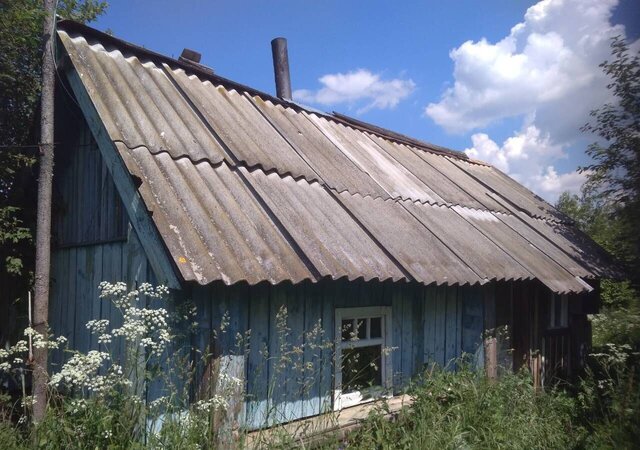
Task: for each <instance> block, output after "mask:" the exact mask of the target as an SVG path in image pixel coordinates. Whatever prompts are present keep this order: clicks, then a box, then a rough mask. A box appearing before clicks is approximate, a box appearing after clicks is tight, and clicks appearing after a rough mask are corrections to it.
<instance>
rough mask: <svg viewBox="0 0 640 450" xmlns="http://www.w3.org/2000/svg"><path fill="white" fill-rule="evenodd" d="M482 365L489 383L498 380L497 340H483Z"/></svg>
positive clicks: (493, 338)
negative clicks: (483, 356)
mask: <svg viewBox="0 0 640 450" xmlns="http://www.w3.org/2000/svg"><path fill="white" fill-rule="evenodd" d="M484 355H485V358H484V364H485V371H486V374H487V378H489V380H491V381H495V380H497V379H498V339H497V338H495V337H493V336H492V337H486V338H485V339H484Z"/></svg>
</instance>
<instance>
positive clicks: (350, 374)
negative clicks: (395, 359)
mask: <svg viewBox="0 0 640 450" xmlns="http://www.w3.org/2000/svg"><path fill="white" fill-rule="evenodd" d="M381 363H382V346H381V345H371V346H369V347H360V348H352V349H344V350H343V353H342V392H345V393H346V392H353V391H359V390H361V389H365V388H368V387H371V386H382V372H381V367H380V365H381Z"/></svg>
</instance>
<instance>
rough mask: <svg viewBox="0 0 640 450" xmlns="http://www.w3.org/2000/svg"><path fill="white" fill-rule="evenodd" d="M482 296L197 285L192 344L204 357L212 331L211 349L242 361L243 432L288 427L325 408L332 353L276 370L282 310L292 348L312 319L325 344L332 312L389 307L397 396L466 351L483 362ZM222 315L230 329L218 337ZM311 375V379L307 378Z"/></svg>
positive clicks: (479, 291)
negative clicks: (431, 368)
mask: <svg viewBox="0 0 640 450" xmlns="http://www.w3.org/2000/svg"><path fill="white" fill-rule="evenodd" d="M486 292H487V291H486V289H485V288H480V287H425V286H420V285H417V284H393V283H387V282H383V283H380V282H367V283H365V282H362V281H355V282H348V281H345V280H338V281H329V280H327V281H322V282H319V283H316V284H312V283H302V284H300V285H296V286H292V285H291V284H286V283H285V284H281V285H278V286H271V285H268V284H266V283H264V284H260V285H257V286H247V285H240V286H231V287H227V286H223V285H221V284H220V285H212V286H209V287H204V288H202V287H198V288H194V290H193V299H194V302H195V303H196V305H197V307H198V311H199V317H198V322H199V326H200V330H199V333H198V334H197V343H196V344H197V346H198V347H199V348H200V349H202V350H203V351H204V350H205V349H206V348H207V346H208V345H213V344H212V340H211V332H212V330H217V338H218V344H217V345H218V346H219V349H220V351H221V354H222V356H223V357H225V356H227V357H230V358H232V359H233V358H234V357H235V358H237V357H242V355H246V356H247V357H246V358H242V361H243V362H242V364H244V368H243V374H242V375H243V376H244V377H246V380H247V394H248V401H247V403H246V407H245V410H244V411H243V413H242V414H243V416H244V418H243V420H244V421H245V423H246V424H247V425H248V426H250V427H259V426H264V425H266V424H272V423H276V422H287V421H291V420H294V419H299V418H302V417H307V416H312V415H315V414H319V413H322V412H326V411H328V410H331V407H332V405H331V398H332V388H333V362H332V358H331V355H332V352H333V350H332V349H328V350H322V351H321V350H317V349H316V350H313V349H308V348H306V349H305V351H303V352H301V353H300V354H299V355H298V356H292V355H290V358H289V359H287V360H286V361H284V363H285V364H284V365H283V367H279V366H278V363H279V362H280V361H281V357H280V356H279V355H280V347H281V339H280V336H279V334H278V331H279V327H278V326H277V319H276V316H277V314H278V311H280V309H281V307H283V306H284V307H286V309H287V313H288V314H287V328H288V329H289V330H290V331H288V336H287V344H288V347H287V348H288V349H289V350H290V349H291V348H292V347H293V346H296V345H300V344H301V343H302V342H303V339H301V338H300V336H304V335H305V332H309V331H310V330H312V329H313V327H314V325H315V324H316V323H317V322H318V321H320V323H321V326H322V329H323V330H324V338H325V339H328V340H329V341H333V339H334V331H333V330H334V316H335V309H336V308H348V307H363V306H391V307H392V322H393V336H392V345H393V346H394V347H398V348H397V350H395V351H393V352H392V362H393V372H394V386H396V388H395V390H396V392H401V391H402V389H403V388H404V387H406V386H407V384H408V382H409V380H410V379H411V378H412V377H414V376H415V375H416V374H418V373H419V372H421V371H422V370H423V369H424V368H425V367H426V366H428V365H429V364H431V363H437V364H439V365H441V366H445V365H447V364H448V363H449V362H450V361H451V360H453V359H455V358H457V357H459V356H461V354H462V353H463V352H465V353H469V354H471V355H472V357H473V358H475V360H476V361H477V362H478V363H479V364H482V345H481V342H482V340H481V335H482V332H483V328H484V302H485V294H486ZM225 313H228V317H229V325H228V327H227V328H226V330H225V331H224V332H223V333H220V331H219V326H220V323H221V321H222V318H223V315H224V314H225ZM280 329H281V328H280ZM249 330H250V332H249ZM246 335H250V338H249V340H248V346H247V348H246V349H245V347H243V346H242V345H237V342H238V339H237V337H238V336H246ZM265 350H267V352H265ZM266 353H268V359H266V360H265V354H266ZM473 358H472V359H473ZM230 360H231V359H229V360H227V361H230ZM307 363H311V364H312V365H313V366H314V369H313V370H312V371H311V372H305V371H304V370H300V369H297V368H296V366H298V367H300V366H304V365H305V364H307ZM233 364H234V366H236V367H235V368H234V369H233V370H237V362H234V363H233ZM231 372H233V371H231ZM234 375H237V373H234ZM309 376H313V381H310V380H309V379H307V378H306V377H309Z"/></svg>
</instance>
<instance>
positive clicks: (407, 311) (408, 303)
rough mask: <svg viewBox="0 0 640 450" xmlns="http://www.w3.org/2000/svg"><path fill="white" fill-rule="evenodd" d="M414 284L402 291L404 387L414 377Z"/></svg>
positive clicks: (401, 346)
mask: <svg viewBox="0 0 640 450" xmlns="http://www.w3.org/2000/svg"><path fill="white" fill-rule="evenodd" d="M413 292H414V285H413V284H404V285H402V288H401V289H400V293H401V297H400V298H401V299H402V300H401V301H402V317H401V320H402V343H401V345H400V352H401V353H400V354H401V355H402V369H401V370H402V377H401V379H402V385H403V387H404V386H406V384H407V383H408V382H409V380H410V379H411V376H412V375H413V318H412V314H413V304H412V303H413Z"/></svg>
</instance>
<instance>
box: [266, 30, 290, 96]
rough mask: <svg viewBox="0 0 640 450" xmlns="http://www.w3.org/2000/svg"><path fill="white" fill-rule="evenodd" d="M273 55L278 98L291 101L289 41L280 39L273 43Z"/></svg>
mask: <svg viewBox="0 0 640 450" xmlns="http://www.w3.org/2000/svg"><path fill="white" fill-rule="evenodd" d="M271 52H272V53H273V72H274V75H275V78H276V96H277V97H278V98H281V99H283V100H291V76H290V75H289V55H288V53H287V40H286V39H285V38H282V37H279V38H275V39H274V40H272V41H271Z"/></svg>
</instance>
